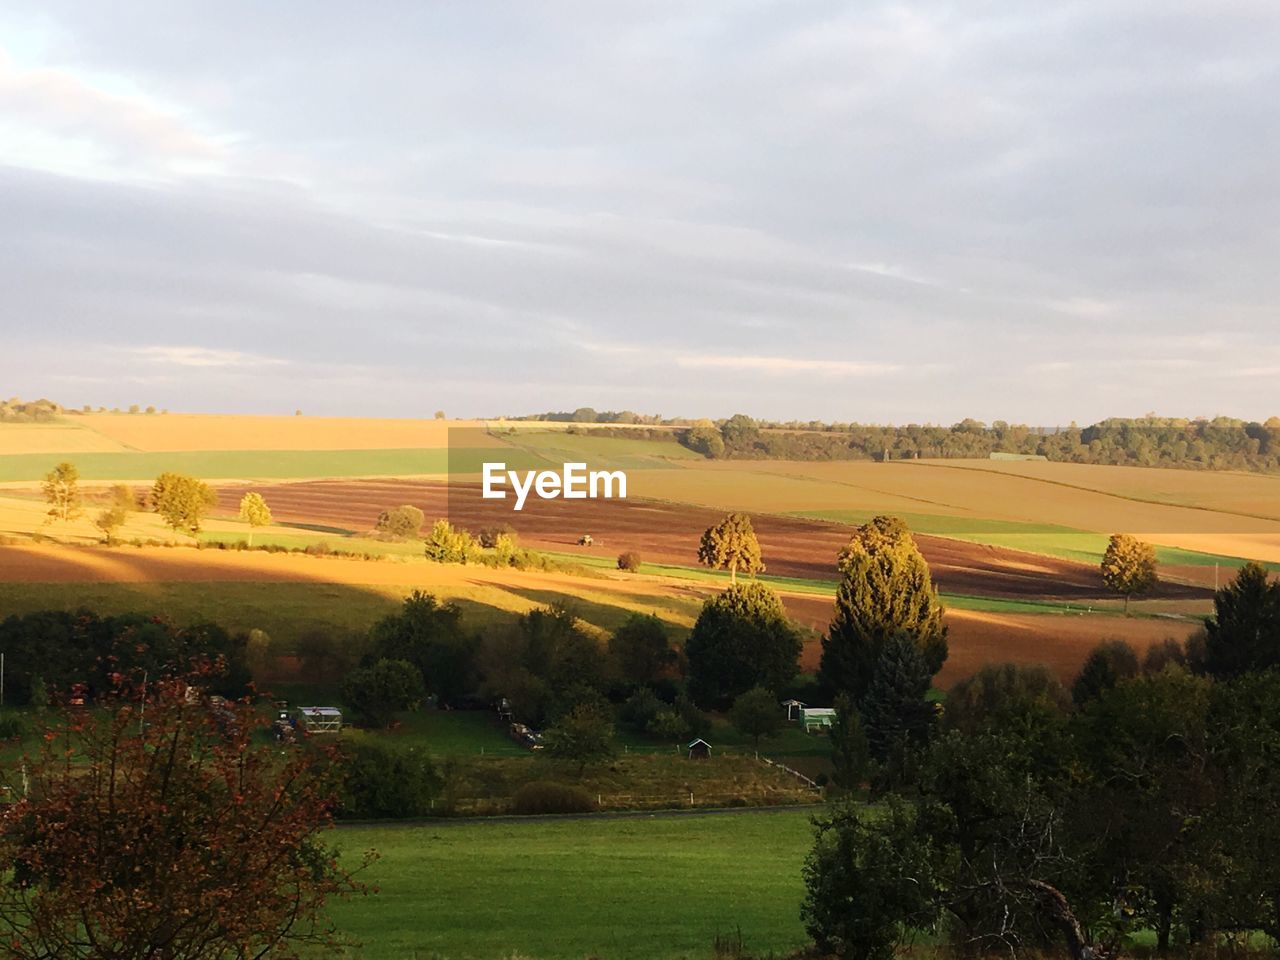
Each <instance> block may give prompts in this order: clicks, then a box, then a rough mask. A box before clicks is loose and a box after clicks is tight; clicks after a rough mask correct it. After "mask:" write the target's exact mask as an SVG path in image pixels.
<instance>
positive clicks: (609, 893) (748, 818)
mask: <svg viewBox="0 0 1280 960" xmlns="http://www.w3.org/2000/svg"><path fill="white" fill-rule="evenodd" d="M809 816H810V814H809V813H808V812H805V811H780V812H767V813H742V814H715V815H707V816H679V817H670V818H640V819H623V820H599V819H592V820H565V821H553V822H526V823H511V822H494V823H485V822H470V823H450V824H442V825H439V826H435V825H432V826H423V827H390V828H354V827H347V828H341V829H340V830H339V832H338V837H337V838H338V842H339V844H340V845H341V847H342V848H343V849H344V850H346V851H348V853H349V855H350V856H351V857H353V858H355V857H358V856H359V855H360V853H361V852H362V851H364V850H366V849H370V848H372V849H375V850H377V851H379V853H380V854H381V859H380V860H378V862H377V863H375V864H374V865H373V866H372V867H371V868H370V869H369V871H368V872H367V874H366V875H365V877H364V879H365V880H366V881H367V882H369V883H373V884H376V885H377V886H378V887H379V888H380V892H379V893H377V894H374V895H371V896H369V897H367V898H361V899H359V900H355V901H350V902H347V903H342V904H337V905H336V906H335V908H334V910H333V915H334V918H335V920H336V921H337V923H338V925H339V928H340V929H341V930H343V931H345V932H346V933H348V934H350V935H352V936H353V937H355V938H357V939H358V940H360V941H361V942H362V943H363V950H362V951H361V952H362V955H363V956H365V957H367V958H369V960H408V958H414V957H417V958H421V960H427V958H438V960H473V958H474V960H500V958H509V957H513V956H517V955H518V956H522V957H530V958H536V960H581V958H583V957H588V956H599V957H606V958H609V960H629V958H635V960H641V958H643V960H664V958H677V957H691V958H692V957H696V958H699V960H705V958H706V957H708V956H709V955H710V953H711V945H712V941H713V939H714V938H715V936H716V935H717V934H722V935H723V934H728V935H734V934H736V932H737V931H739V930H740V931H741V933H742V937H743V940H744V941H745V942H746V944H747V946H748V947H749V948H751V949H752V950H757V951H761V952H763V951H779V952H781V951H786V950H791V949H794V948H796V947H799V946H800V945H802V944H803V943H804V941H805V936H804V929H803V927H802V926H801V924H800V919H799V908H800V901H801V898H802V896H803V892H804V891H803V885H802V883H801V879H800V868H801V865H802V863H803V861H804V857H805V854H806V853H807V851H808V848H809V846H810V842H811V828H810V826H809Z"/></svg>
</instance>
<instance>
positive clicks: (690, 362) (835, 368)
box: [676, 356, 902, 377]
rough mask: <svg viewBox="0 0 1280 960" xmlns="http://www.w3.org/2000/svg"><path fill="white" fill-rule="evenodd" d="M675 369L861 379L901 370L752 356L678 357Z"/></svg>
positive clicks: (891, 365)
mask: <svg viewBox="0 0 1280 960" xmlns="http://www.w3.org/2000/svg"><path fill="white" fill-rule="evenodd" d="M676 366H678V367H684V368H686V369H692V370H699V369H720V370H748V371H755V372H758V373H767V374H805V373H817V374H828V375H839V374H848V375H851V376H859V377H876V376H883V375H885V374H890V373H897V372H898V371H900V370H901V369H902V367H901V366H900V365H898V364H894V363H870V362H867V361H863V360H806V359H800V358H796V357H752V356H701V357H699V356H693V357H677V358H676Z"/></svg>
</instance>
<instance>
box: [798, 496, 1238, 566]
mask: <svg viewBox="0 0 1280 960" xmlns="http://www.w3.org/2000/svg"><path fill="white" fill-rule="evenodd" d="M792 515H793V516H797V517H804V518H806V519H810V520H834V521H836V522H838V523H866V522H867V521H868V520H870V519H871V517H872V512H871V511H866V510H804V511H799V512H795V513H793V514H792ZM896 515H897V516H900V517H901V518H902V519H903V520H905V521H906V523H907V525H908V526H909V527H910V528H911V531H912V533H921V534H928V535H932V536H937V537H949V538H951V539H953V540H964V541H967V542H969V543H981V544H988V545H990V546H995V547H1008V548H1009V549H1011V550H1023V551H1026V552H1027V553H1039V554H1043V555H1044V556H1049V557H1061V558H1062V559H1064V560H1075V561H1077V562H1079V563H1087V564H1089V565H1090V566H1097V565H1098V564H1099V563H1101V562H1102V555H1103V554H1104V553H1106V550H1107V541H1108V539H1109V538H1108V536H1107V535H1106V534H1102V533H1091V532H1089V531H1087V530H1075V529H1072V528H1071V527H1060V526H1056V525H1054V524H1046V523H1029V522H1025V521H1021V520H992V519H984V518H968V517H949V516H942V515H939V514H932V513H898V514H896ZM1156 559H1157V560H1159V561H1160V563H1162V564H1168V565H1172V566H1188V567H1211V566H1213V565H1214V564H1215V563H1216V564H1218V565H1220V566H1221V567H1222V568H1223V569H1232V570H1234V569H1237V568H1239V567H1241V566H1243V565H1244V564H1245V562H1246V561H1245V560H1242V559H1241V558H1239V557H1227V556H1220V555H1217V554H1212V553H1200V552H1197V551H1195V550H1183V549H1179V548H1178V547H1162V546H1157V547H1156Z"/></svg>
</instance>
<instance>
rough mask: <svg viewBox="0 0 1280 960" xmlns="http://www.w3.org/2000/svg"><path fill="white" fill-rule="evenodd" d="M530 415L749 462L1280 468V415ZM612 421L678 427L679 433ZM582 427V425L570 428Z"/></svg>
mask: <svg viewBox="0 0 1280 960" xmlns="http://www.w3.org/2000/svg"><path fill="white" fill-rule="evenodd" d="M514 419H522V420H553V421H557V420H558V421H568V422H571V423H575V424H583V425H586V424H598V425H600V430H599V431H592V432H602V433H606V434H608V435H611V436H620V437H633V438H637V439H638V438H643V439H647V440H662V439H671V440H675V441H678V442H680V443H682V444H684V445H685V446H686V447H688V448H689V449H691V450H695V451H697V452H698V453H700V454H702V455H703V456H706V457H712V458H720V457H730V458H735V459H747V460H761V459H768V460H911V459H916V458H920V457H924V458H974V457H977V458H986V457H989V456H990V455H991V454H993V453H995V454H1000V453H1004V454H1010V455H1017V456H1041V457H1046V458H1048V459H1050V460H1061V461H1067V462H1071V463H1105V464H1130V465H1134V466H1147V467H1190V468H1196V469H1246V470H1266V471H1273V470H1277V469H1280V417H1271V418H1269V419H1267V420H1266V421H1265V422H1261V421H1256V420H1249V421H1246V420H1237V419H1233V418H1230V417H1214V418H1212V419H1194V420H1192V419H1183V418H1177V417H1156V416H1154V415H1152V416H1147V417H1140V418H1135V419H1125V418H1118V417H1117V418H1110V419H1107V420H1102V421H1099V422H1098V423H1095V424H1092V425H1090V426H1087V427H1079V426H1077V425H1076V424H1074V423H1072V424H1070V425H1069V426H1066V427H1052V428H1045V427H1031V426H1027V425H1025V424H1011V423H1007V422H1005V421H1002V420H997V421H995V422H994V423H991V424H986V423H982V422H980V421H977V420H972V419H965V420H961V421H960V422H959V423H955V424H952V425H950V426H942V425H935V424H907V425H905V426H885V425H877V424H860V423H825V422H822V421H818V420H810V421H794V420H792V421H786V422H777V421H757V420H753V419H752V418H751V417H748V416H746V415H745V414H735V415H734V416H732V417H729V418H727V419H724V420H708V419H698V420H689V419H685V418H679V417H677V418H666V419H664V418H663V417H661V416H660V415H645V414H637V413H633V412H631V411H622V412H620V413H614V412H603V413H601V412H597V411H595V410H593V409H591V408H590V407H580V408H579V409H577V410H574V411H571V412H564V413H544V414H534V415H532V416H528V417H519V418H514ZM612 424H647V425H651V426H653V427H658V426H661V427H667V428H670V427H676V428H679V429H677V430H675V431H671V430H669V429H668V430H659V429H650V430H642V431H637V430H635V429H634V428H633V429H628V430H626V431H623V430H617V429H614V430H610V429H609V427H610V425H612ZM570 429H573V428H570Z"/></svg>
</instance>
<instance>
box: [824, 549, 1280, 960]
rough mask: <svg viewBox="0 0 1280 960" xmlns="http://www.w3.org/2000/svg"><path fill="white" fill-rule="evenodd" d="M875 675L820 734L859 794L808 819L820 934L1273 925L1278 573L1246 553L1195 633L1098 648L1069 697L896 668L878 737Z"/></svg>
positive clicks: (996, 675)
mask: <svg viewBox="0 0 1280 960" xmlns="http://www.w3.org/2000/svg"><path fill="white" fill-rule="evenodd" d="M907 635H910V634H907ZM899 636H901V635H899ZM895 645H896V642H895ZM886 649H890V648H886ZM883 663H884V661H882V665H883ZM877 675H878V676H884V675H885V673H884V671H883V669H882V670H881V671H879V672H878V674H877ZM875 686H876V684H874V683H873V684H872V689H869V690H868V692H867V693H866V694H864V695H863V696H862V697H861V698H860V699H856V700H854V701H853V703H852V704H851V705H850V704H848V703H846V707H845V709H842V710H841V717H842V720H843V721H844V722H843V723H842V724H840V725H838V728H837V730H836V731H834V732H833V738H832V739H833V747H834V749H835V753H836V760H837V763H836V766H837V771H838V772H839V771H840V770H841V767H842V763H843V766H844V770H845V773H846V785H850V786H853V785H857V784H861V783H863V782H866V781H868V780H869V781H870V783H871V785H872V788H873V791H874V792H875V793H876V794H877V795H878V799H879V801H880V803H879V806H878V809H877V810H876V811H875V812H872V811H871V810H870V809H868V808H866V807H863V806H859V805H857V804H848V805H844V806H841V807H839V808H838V809H836V810H834V811H833V812H832V813H831V814H830V815H828V816H826V817H824V818H822V819H821V820H820V823H819V828H818V833H817V839H816V843H815V847H814V849H813V852H812V854H811V855H810V857H809V860H808V862H807V865H806V868H805V881H806V887H807V891H808V893H807V897H806V900H805V905H804V918H805V922H806V926H807V927H808V929H809V931H810V933H811V934H812V936H813V937H814V939H815V941H816V942H817V943H818V945H819V946H820V947H821V948H823V949H825V950H829V951H831V952H833V953H836V954H839V955H841V956H848V957H859V958H864V957H865V958H886V957H888V956H890V955H891V954H892V953H893V952H894V950H895V949H896V948H898V947H899V946H901V945H902V944H903V943H904V942H906V941H907V940H909V939H910V938H912V937H913V936H915V935H916V934H918V933H920V932H922V931H929V930H934V931H938V932H941V933H943V934H945V935H946V936H947V937H948V938H949V939H950V941H951V942H952V944H953V945H954V946H955V947H956V948H957V949H958V950H960V951H962V952H972V951H987V950H992V949H1000V950H1011V951H1013V952H1014V953H1015V954H1020V953H1023V952H1034V951H1037V950H1043V949H1048V948H1050V947H1051V946H1052V945H1054V944H1055V943H1057V944H1065V945H1066V946H1067V948H1068V950H1069V952H1070V953H1071V955H1072V956H1073V957H1076V958H1082V957H1086V956H1091V955H1092V956H1106V955H1108V954H1109V952H1111V951H1114V950H1115V948H1116V947H1117V945H1118V944H1119V943H1120V942H1121V940H1122V939H1123V937H1125V936H1126V935H1128V934H1130V933H1133V932H1135V931H1137V930H1141V929H1149V930H1153V931H1154V932H1155V935H1156V939H1157V946H1158V948H1160V949H1161V950H1164V949H1167V948H1168V947H1169V946H1170V945H1171V944H1172V943H1173V942H1175V941H1177V942H1181V943H1184V944H1188V945H1193V944H1196V943H1201V942H1208V941H1209V940H1210V939H1211V938H1213V937H1216V936H1222V935H1225V936H1229V937H1236V938H1241V939H1245V938H1248V937H1249V936H1251V935H1252V934H1253V932H1254V931H1262V932H1264V933H1266V934H1267V936H1269V937H1271V938H1272V939H1273V940H1274V939H1278V938H1280V924H1277V922H1276V917H1277V916H1280V895H1278V894H1277V893H1276V891H1277V890H1280V886H1278V885H1277V882H1276V877H1277V874H1276V866H1275V864H1276V863H1277V862H1280V860H1277V855H1280V833H1277V831H1276V828H1275V823H1276V822H1277V814H1280V797H1278V796H1277V794H1276V793H1275V790H1274V776H1275V771H1274V768H1273V765H1274V757H1275V756H1277V755H1280V583H1277V582H1275V581H1273V580H1271V579H1269V575H1268V572H1267V571H1266V570H1265V569H1264V568H1262V567H1261V566H1259V565H1256V564H1250V565H1247V566H1245V567H1244V568H1242V569H1241V570H1240V572H1239V574H1238V575H1237V576H1236V578H1235V579H1234V580H1233V581H1232V583H1231V584H1229V585H1228V586H1226V587H1224V588H1223V589H1222V590H1220V591H1219V592H1218V594H1217V596H1216V597H1215V614H1214V616H1213V617H1212V618H1211V619H1210V620H1209V621H1208V623H1207V625H1206V630H1205V632H1204V634H1203V635H1200V636H1197V637H1194V638H1193V639H1192V640H1191V641H1189V642H1188V643H1187V644H1185V645H1182V644H1176V643H1173V642H1172V641H1170V642H1168V643H1166V644H1163V645H1159V646H1157V647H1154V648H1152V649H1151V650H1150V651H1149V652H1148V654H1147V656H1146V658H1145V661H1142V662H1140V661H1139V659H1138V657H1137V656H1136V654H1135V653H1134V652H1133V651H1132V650H1131V649H1129V648H1127V647H1126V646H1125V645H1124V644H1122V643H1117V642H1111V643H1108V644H1104V645H1102V646H1101V647H1099V649H1098V650H1096V651H1094V653H1093V654H1092V655H1091V656H1090V657H1089V659H1088V661H1087V662H1086V664H1085V666H1084V669H1083V670H1082V671H1081V674H1080V676H1079V677H1078V679H1077V680H1076V683H1075V685H1074V687H1073V689H1072V691H1071V693H1070V695H1068V693H1067V691H1065V690H1064V689H1063V688H1062V687H1061V685H1060V684H1059V683H1058V682H1057V680H1056V679H1055V678H1054V677H1053V676H1052V675H1051V674H1049V673H1048V671H1046V670H1045V669H1043V668H1028V667H1018V666H1013V665H1004V666H992V667H988V668H986V669H984V670H983V671H981V672H980V673H979V674H978V675H976V676H975V677H973V678H970V679H969V680H967V681H965V682H964V683H962V684H960V685H959V686H958V687H957V688H955V689H954V690H953V691H952V692H951V694H950V695H949V696H948V698H947V700H946V707H945V710H942V711H939V710H933V709H930V708H929V706H928V704H927V701H926V696H925V692H924V690H923V689H921V685H920V684H916V685H915V686H914V688H912V686H911V684H910V683H905V682H904V683H901V684H897V685H896V689H897V690H898V691H899V693H900V694H901V695H900V696H899V699H898V702H897V707H896V713H897V717H898V720H897V724H898V731H899V732H900V733H901V734H902V735H901V736H900V737H898V739H897V741H896V744H895V743H894V741H893V740H891V741H890V743H889V744H888V749H886V744H885V742H884V741H883V739H882V738H880V737H879V736H878V735H877V732H878V730H879V729H883V726H884V725H883V713H884V712H885V711H884V709H883V708H884V703H883V700H882V698H881V697H880V695H879V694H876V693H874V692H873V690H874V688H875ZM890 686H894V685H890ZM881 689H882V690H883V689H886V688H885V687H883V686H882V687H881ZM908 689H913V690H914V692H912V693H911V695H910V696H907V695H905V694H906V692H907V691H908ZM850 706H852V708H853V709H850ZM850 904H856V905H857V906H856V908H854V909H850V906H849V905H850Z"/></svg>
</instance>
